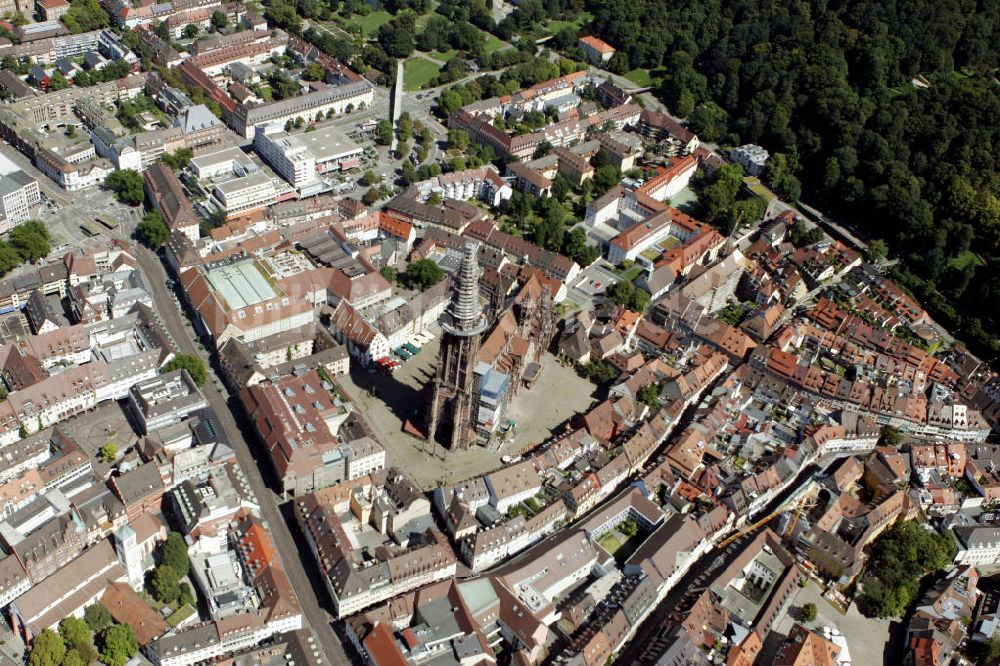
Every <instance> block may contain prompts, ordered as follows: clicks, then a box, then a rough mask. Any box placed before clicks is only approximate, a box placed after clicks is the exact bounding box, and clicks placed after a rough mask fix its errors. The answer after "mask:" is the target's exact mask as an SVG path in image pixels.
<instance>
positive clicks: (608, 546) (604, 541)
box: [597, 532, 622, 555]
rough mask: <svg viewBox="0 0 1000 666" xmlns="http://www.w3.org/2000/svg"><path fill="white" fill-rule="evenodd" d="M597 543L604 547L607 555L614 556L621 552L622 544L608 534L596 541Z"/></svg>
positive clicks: (612, 535)
mask: <svg viewBox="0 0 1000 666" xmlns="http://www.w3.org/2000/svg"><path fill="white" fill-rule="evenodd" d="M597 543H599V544H601V545H602V546H603V547H604V550H606V551H608V555H614V554H615V553H617V552H618V551H619V550H621V547H622V542H621V541H619V540H618V539H617V538H615V535H614V534H611V533H610V532H609V533H607V534H605V535H604V536H602V537H601V538H600V539H598V540H597Z"/></svg>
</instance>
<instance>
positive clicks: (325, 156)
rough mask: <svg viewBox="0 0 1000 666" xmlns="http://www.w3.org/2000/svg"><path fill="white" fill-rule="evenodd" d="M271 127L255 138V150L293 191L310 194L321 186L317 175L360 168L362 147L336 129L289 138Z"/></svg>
mask: <svg viewBox="0 0 1000 666" xmlns="http://www.w3.org/2000/svg"><path fill="white" fill-rule="evenodd" d="M278 130H280V126H279V125H270V126H269V127H267V128H264V129H263V131H260V132H257V134H256V135H255V136H254V142H253V143H254V150H256V151H257V153H258V154H259V155H260V156H261V157H262V158H263V159H264V160H265V161H266V162H267V163H268V164H270V165H271V168H272V169H274V171H275V172H276V173H277V174H278V175H279V176H281V177H282V178H284V179H285V180H287V181H288V182H289V183H290V184H291V185H292V186H293V187H295V188H296V189H298V190H300V191H303V190H306V191H312V190H314V189H315V188H317V187H319V186H321V184H322V181H321V180H320V177H319V174H322V173H326V172H328V171H339V170H341V169H350V168H352V167H355V166H358V164H360V162H359V158H360V156H361V153H362V152H363V151H362V149H361V146H359V145H358V144H357V143H355V142H354V141H353V140H352V139H351V138H350V137H348V136H347V135H346V134H344V133H343V132H341V131H340V130H339V129H337V128H335V127H324V128H320V129H317V130H316V131H314V132H303V133H301V134H288V133H286V132H284V131H278Z"/></svg>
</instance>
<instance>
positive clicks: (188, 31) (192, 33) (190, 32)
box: [184, 23, 201, 39]
mask: <svg viewBox="0 0 1000 666" xmlns="http://www.w3.org/2000/svg"><path fill="white" fill-rule="evenodd" d="M199 32H201V26H199V25H198V24H197V23H188V24H187V25H186V26H184V36H185V37H186V38H187V39H194V38H195V37H197V36H198V33H199Z"/></svg>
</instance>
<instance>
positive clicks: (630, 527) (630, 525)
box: [617, 518, 639, 539]
mask: <svg viewBox="0 0 1000 666" xmlns="http://www.w3.org/2000/svg"><path fill="white" fill-rule="evenodd" d="M617 529H618V531H619V532H621V533H622V534H623V535H625V536H627V537H628V538H630V539H631V538H632V537H634V536H635V535H636V534H638V533H639V524H638V523H637V522H635V521H634V520H632V519H631V518H629V519H628V520H625V521H622V523H621V524H620V525H619V526H618V528H617Z"/></svg>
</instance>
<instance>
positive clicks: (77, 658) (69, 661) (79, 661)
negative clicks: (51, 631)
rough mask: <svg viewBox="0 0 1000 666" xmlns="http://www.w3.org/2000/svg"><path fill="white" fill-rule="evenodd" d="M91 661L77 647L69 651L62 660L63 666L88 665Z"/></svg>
mask: <svg viewBox="0 0 1000 666" xmlns="http://www.w3.org/2000/svg"><path fill="white" fill-rule="evenodd" d="M89 663H90V662H88V661H86V660H85V658H84V656H83V653H82V652H80V651H79V650H77V649H75V648H74V649H72V650H70V651H69V652H67V653H66V656H65V657H63V660H62V666H87V665H88V664H89Z"/></svg>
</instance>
